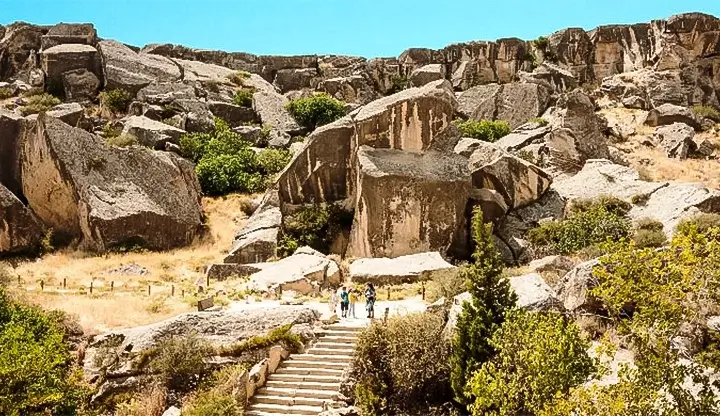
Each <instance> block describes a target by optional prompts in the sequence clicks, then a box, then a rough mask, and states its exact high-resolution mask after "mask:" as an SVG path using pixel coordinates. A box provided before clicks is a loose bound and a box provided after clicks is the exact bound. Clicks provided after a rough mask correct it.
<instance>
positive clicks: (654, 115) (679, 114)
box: [645, 104, 700, 129]
mask: <svg viewBox="0 0 720 416" xmlns="http://www.w3.org/2000/svg"><path fill="white" fill-rule="evenodd" d="M674 123H683V124H686V125H689V126H691V127H692V128H694V129H699V128H700V123H699V122H698V120H697V118H696V117H695V115H694V114H693V113H692V111H690V109H688V108H685V107H681V106H679V105H673V104H663V105H661V106H658V107H655V108H653V109H652V110H650V112H649V113H648V116H647V119H646V120H645V124H647V125H648V126H652V127H657V126H667V125H671V124H674Z"/></svg>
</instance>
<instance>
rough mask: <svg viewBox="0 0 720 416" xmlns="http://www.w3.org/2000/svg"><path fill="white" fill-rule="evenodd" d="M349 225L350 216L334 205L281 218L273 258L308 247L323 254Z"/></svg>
mask: <svg viewBox="0 0 720 416" xmlns="http://www.w3.org/2000/svg"><path fill="white" fill-rule="evenodd" d="M351 223H352V215H351V213H348V212H346V211H344V210H342V209H341V208H340V207H338V206H337V205H325V206H323V205H310V206H306V207H303V208H301V209H299V210H298V211H296V212H295V213H293V214H291V215H287V216H285V217H284V218H283V226H282V236H281V238H280V242H279V243H278V247H277V255H278V256H279V257H287V256H289V255H291V254H292V253H294V252H295V250H297V249H298V248H299V247H302V246H310V247H312V248H314V249H315V250H318V251H320V252H323V253H326V254H327V253H328V252H329V251H330V245H331V244H332V242H333V241H334V240H335V238H336V237H337V236H338V235H340V233H342V230H343V228H347V227H349V226H350V224H351Z"/></svg>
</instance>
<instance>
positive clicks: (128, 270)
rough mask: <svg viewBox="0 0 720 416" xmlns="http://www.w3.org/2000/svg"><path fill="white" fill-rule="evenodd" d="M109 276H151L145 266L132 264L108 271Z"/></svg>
mask: <svg viewBox="0 0 720 416" xmlns="http://www.w3.org/2000/svg"><path fill="white" fill-rule="evenodd" d="M107 274H109V275H119V276H147V275H148V274H150V271H149V270H148V269H147V268H146V267H144V266H141V265H139V264H135V263H130V264H126V265H124V266H120V267H116V268H114V269H111V270H108V271H107Z"/></svg>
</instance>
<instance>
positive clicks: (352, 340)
mask: <svg viewBox="0 0 720 416" xmlns="http://www.w3.org/2000/svg"><path fill="white" fill-rule="evenodd" d="M320 342H334V343H337V344H352V345H355V344H356V343H357V337H351V336H347V335H325V336H323V337H320Z"/></svg>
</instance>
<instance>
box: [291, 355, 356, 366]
mask: <svg viewBox="0 0 720 416" xmlns="http://www.w3.org/2000/svg"><path fill="white" fill-rule="evenodd" d="M290 359H291V360H300V361H319V362H321V363H343V364H346V363H350V361H352V355H320V354H297V355H291V356H290Z"/></svg>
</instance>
